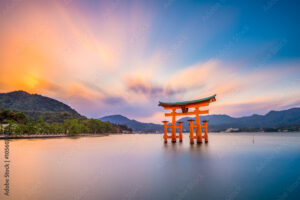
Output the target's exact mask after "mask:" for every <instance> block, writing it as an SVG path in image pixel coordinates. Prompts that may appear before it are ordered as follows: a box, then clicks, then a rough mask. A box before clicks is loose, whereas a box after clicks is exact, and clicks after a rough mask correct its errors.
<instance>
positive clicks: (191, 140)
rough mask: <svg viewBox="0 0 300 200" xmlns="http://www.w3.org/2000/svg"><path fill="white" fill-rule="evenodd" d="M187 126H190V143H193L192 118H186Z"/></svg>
mask: <svg viewBox="0 0 300 200" xmlns="http://www.w3.org/2000/svg"><path fill="white" fill-rule="evenodd" d="M188 121H189V126H190V142H191V144H194V124H193V123H194V121H195V120H193V119H190V120H188Z"/></svg>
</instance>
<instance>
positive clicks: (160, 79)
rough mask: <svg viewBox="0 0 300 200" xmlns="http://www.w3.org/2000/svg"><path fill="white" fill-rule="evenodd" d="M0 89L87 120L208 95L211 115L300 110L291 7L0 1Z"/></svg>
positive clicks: (271, 3)
mask: <svg viewBox="0 0 300 200" xmlns="http://www.w3.org/2000/svg"><path fill="white" fill-rule="evenodd" d="M0 7H1V9H0V13H1V14H2V17H1V18H0V30H1V33H2V34H1V38H0V42H1V44H2V45H1V46H0V58H1V59H0V71H1V73H0V78H1V81H0V91H1V92H8V91H12V90H26V91H28V92H31V93H40V94H43V95H46V96H50V97H53V98H56V99H59V100H61V101H63V102H65V103H68V104H69V105H71V106H72V107H73V108H75V109H76V110H78V111H79V112H80V113H82V114H84V115H86V116H88V117H100V116H103V115H109V114H123V115H125V116H128V117H130V118H135V119H138V120H141V121H152V122H159V121H161V120H163V119H164V116H163V110H162V108H160V107H158V106H157V103H158V101H159V100H162V101H181V100H192V99H197V98H202V97H206V96H210V95H212V94H215V93H216V94H217V102H215V103H214V104H211V106H210V113H211V114H229V115H232V116H242V115H251V114H254V113H258V114H265V113H266V112H268V111H270V110H280V109H287V108H291V107H297V106H300V100H299V99H300V92H299V91H300V90H299V89H300V88H299V87H300V84H299V81H300V78H299V77H300V59H299V58H300V55H299V54H300V45H299V38H298V36H299V35H300V28H299V22H298V20H297V19H299V18H300V17H299V8H300V2H299V1H282V0H267V1H229V0H220V1H179V0H166V1H120V0H114V1H81V0H65V1H44V0H42V1H0Z"/></svg>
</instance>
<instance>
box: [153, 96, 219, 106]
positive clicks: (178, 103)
mask: <svg viewBox="0 0 300 200" xmlns="http://www.w3.org/2000/svg"><path fill="white" fill-rule="evenodd" d="M206 101H210V102H214V101H216V94H214V95H212V96H210V97H206V98H202V99H197V100H192V101H180V102H161V101H159V104H158V106H168V107H171V106H186V105H190V104H195V103H201V102H206Z"/></svg>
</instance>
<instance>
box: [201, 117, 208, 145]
mask: <svg viewBox="0 0 300 200" xmlns="http://www.w3.org/2000/svg"><path fill="white" fill-rule="evenodd" d="M202 122H203V123H204V139H205V143H208V133H207V120H204V121H202Z"/></svg>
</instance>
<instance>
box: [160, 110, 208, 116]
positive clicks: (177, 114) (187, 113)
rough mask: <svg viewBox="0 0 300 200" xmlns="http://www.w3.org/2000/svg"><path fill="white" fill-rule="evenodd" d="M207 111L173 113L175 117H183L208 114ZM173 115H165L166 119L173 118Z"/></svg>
mask: <svg viewBox="0 0 300 200" xmlns="http://www.w3.org/2000/svg"><path fill="white" fill-rule="evenodd" d="M208 112H209V110H199V111H197V112H196V111H193V112H186V113H177V112H175V116H185V115H196V114H208ZM173 115H174V113H173V112H171V113H165V116H166V117H171V116H173Z"/></svg>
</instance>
